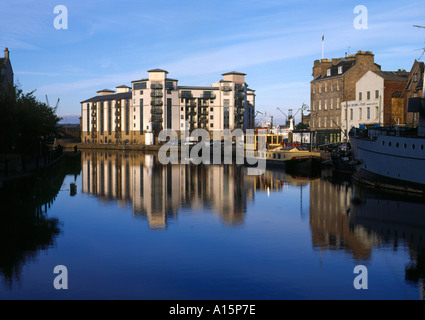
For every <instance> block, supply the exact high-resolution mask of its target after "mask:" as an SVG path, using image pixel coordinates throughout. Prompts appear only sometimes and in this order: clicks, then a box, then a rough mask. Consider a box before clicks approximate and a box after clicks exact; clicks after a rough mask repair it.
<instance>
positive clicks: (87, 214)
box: [0, 152, 425, 300]
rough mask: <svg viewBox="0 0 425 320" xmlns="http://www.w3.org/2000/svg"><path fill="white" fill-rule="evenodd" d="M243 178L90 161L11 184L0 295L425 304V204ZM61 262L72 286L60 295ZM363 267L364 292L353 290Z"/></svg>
mask: <svg viewBox="0 0 425 320" xmlns="http://www.w3.org/2000/svg"><path fill="white" fill-rule="evenodd" d="M245 172H246V168H244V167H243V166H236V165H209V166H203V165H200V166H194V165H169V166H162V165H160V164H159V163H158V162H157V159H156V157H155V156H154V155H142V154H137V153H120V152H106V153H105V152H83V153H82V155H81V160H80V159H79V158H77V159H74V160H72V159H68V160H67V162H66V163H64V164H62V165H60V166H58V167H57V168H55V170H54V171H53V172H51V174H50V175H48V176H42V177H39V178H37V179H32V180H31V181H26V182H25V183H24V184H22V185H4V186H3V188H2V189H0V190H1V191H0V193H1V201H2V209H1V226H0V231H1V233H0V253H1V255H0V278H1V284H0V298H1V299H270V300H275V299H277V300H285V299H421V298H423V292H424V282H423V279H424V273H425V272H424V271H425V265H424V262H425V259H424V257H425V247H424V241H425V237H424V236H425V233H424V232H425V202H424V201H423V199H416V198H412V197H406V196H403V195H400V196H399V195H396V194H378V193H376V192H372V191H371V190H367V189H364V188H361V187H359V186H357V185H355V184H352V183H350V182H349V181H345V180H344V179H340V178H339V177H335V176H332V172H322V173H321V174H320V175H318V176H311V177H300V176H296V175H290V174H286V173H285V172H284V171H278V170H275V171H266V173H265V174H264V175H263V176H247V175H246V174H245ZM74 184H75V186H74ZM57 265H64V266H66V268H67V270H68V290H56V289H55V288H54V286H53V282H54V279H55V277H56V276H57V274H55V273H54V272H53V271H54V268H55V266H57ZM357 265H364V266H366V267H367V270H368V274H367V276H368V289H367V290H356V289H355V288H354V286H353V280H354V278H355V277H356V276H357V274H354V273H353V270H354V267H355V266H357Z"/></svg>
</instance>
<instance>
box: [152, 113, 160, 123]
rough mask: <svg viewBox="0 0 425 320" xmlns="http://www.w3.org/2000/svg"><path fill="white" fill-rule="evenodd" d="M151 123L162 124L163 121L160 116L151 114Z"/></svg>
mask: <svg viewBox="0 0 425 320" xmlns="http://www.w3.org/2000/svg"><path fill="white" fill-rule="evenodd" d="M151 121H152V122H162V121H163V119H162V116H161V115H157V114H153V115H152V116H151Z"/></svg>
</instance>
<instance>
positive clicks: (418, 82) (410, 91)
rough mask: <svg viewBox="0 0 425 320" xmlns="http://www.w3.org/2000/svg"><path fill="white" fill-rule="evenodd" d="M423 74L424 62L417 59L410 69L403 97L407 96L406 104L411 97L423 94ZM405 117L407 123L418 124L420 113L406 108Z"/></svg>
mask: <svg viewBox="0 0 425 320" xmlns="http://www.w3.org/2000/svg"><path fill="white" fill-rule="evenodd" d="M423 76H424V63H423V62H420V61H417V60H415V62H414V63H413V66H412V68H411V69H410V73H409V76H408V78H407V84H406V87H405V88H404V90H403V97H404V98H405V105H406V106H407V102H408V101H409V98H417V97H421V96H422V92H423V82H424V81H423V80H424V79H423ZM405 119H406V124H407V125H414V126H415V125H417V124H418V119H419V115H418V113H417V112H407V107H406V108H405Z"/></svg>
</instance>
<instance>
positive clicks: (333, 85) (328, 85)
mask: <svg viewBox="0 0 425 320" xmlns="http://www.w3.org/2000/svg"><path fill="white" fill-rule="evenodd" d="M312 87H313V93H322V92H328V89H329V91H331V92H332V91H339V89H340V81H339V80H327V81H323V82H319V83H313V84H312Z"/></svg>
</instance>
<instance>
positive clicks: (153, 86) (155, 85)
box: [151, 82, 164, 89]
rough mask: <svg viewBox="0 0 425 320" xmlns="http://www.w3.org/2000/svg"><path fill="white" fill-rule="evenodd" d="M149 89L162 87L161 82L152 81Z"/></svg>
mask: <svg viewBox="0 0 425 320" xmlns="http://www.w3.org/2000/svg"><path fill="white" fill-rule="evenodd" d="M151 89H164V86H163V85H162V83H158V82H152V83H151Z"/></svg>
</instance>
